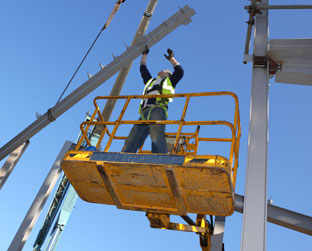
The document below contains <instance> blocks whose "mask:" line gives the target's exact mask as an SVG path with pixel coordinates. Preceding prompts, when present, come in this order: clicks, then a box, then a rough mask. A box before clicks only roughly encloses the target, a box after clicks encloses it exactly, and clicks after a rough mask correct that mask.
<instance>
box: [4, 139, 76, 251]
mask: <svg viewBox="0 0 312 251" xmlns="http://www.w3.org/2000/svg"><path fill="white" fill-rule="evenodd" d="M71 145H72V142H70V141H66V142H65V144H64V146H63V147H62V149H61V151H60V153H59V154H58V156H57V158H56V160H55V162H54V164H53V166H52V168H51V170H50V172H49V173H48V175H47V177H46V179H45V180H44V182H43V184H42V186H41V188H40V190H39V192H38V193H37V196H36V198H35V199H34V201H33V203H32V205H31V206H30V208H29V210H28V212H27V214H26V216H25V218H24V220H23V222H22V224H21V226H20V227H19V229H18V231H17V232H16V234H15V237H14V239H13V240H12V242H11V244H10V246H9V248H8V251H19V250H22V249H23V247H24V245H25V243H26V241H27V239H28V236H29V234H30V232H31V230H32V229H33V227H34V225H35V223H36V221H37V219H38V217H39V215H40V213H41V210H42V208H43V207H44V204H45V203H46V201H47V199H48V197H49V195H50V193H51V191H52V189H53V188H54V186H55V183H56V181H57V179H58V178H59V176H60V174H61V172H62V169H61V167H60V162H61V160H62V158H63V156H64V154H65V153H66V152H67V151H68V150H69V149H70V148H71Z"/></svg>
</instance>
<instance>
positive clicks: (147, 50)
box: [142, 45, 149, 55]
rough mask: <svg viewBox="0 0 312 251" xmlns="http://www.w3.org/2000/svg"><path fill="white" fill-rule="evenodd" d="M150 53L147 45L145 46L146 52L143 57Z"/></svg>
mask: <svg viewBox="0 0 312 251" xmlns="http://www.w3.org/2000/svg"><path fill="white" fill-rule="evenodd" d="M148 53H149V48H148V47H147V45H145V50H144V51H143V52H142V55H144V54H146V55H147V54H148Z"/></svg>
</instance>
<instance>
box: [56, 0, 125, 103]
mask: <svg viewBox="0 0 312 251" xmlns="http://www.w3.org/2000/svg"><path fill="white" fill-rule="evenodd" d="M125 1H126V0H117V2H116V4H115V6H114V9H113V11H112V13H111V14H110V16H109V17H108V19H107V21H106V23H105V24H104V26H103V27H102V29H101V30H100V32H99V34H98V35H97V36H96V38H95V40H94V41H93V43H92V44H91V46H90V48H89V49H88V51H87V53H86V54H85V55H84V57H83V59H82V60H81V62H80V64H79V66H78V67H77V69H76V71H75V72H74V74H73V76H72V77H71V78H70V80H69V82H68V84H67V86H66V87H65V89H64V91H63V92H62V94H61V96H60V97H59V99H58V100H57V102H56V104H58V103H59V102H60V100H61V98H62V97H63V95H64V93H65V91H66V90H67V88H68V87H69V85H70V84H71V82H72V81H73V79H74V77H75V76H76V74H77V72H78V71H79V69H80V67H81V66H82V64H83V62H84V61H85V59H86V58H87V56H88V55H89V53H90V51H91V49H92V48H93V46H94V44H95V42H96V41H97V39H98V38H99V36H100V35H101V33H102V31H104V30H105V29H106V28H107V27H108V26H109V24H110V23H111V21H112V20H113V17H114V16H115V15H116V13H117V11H118V9H119V7H120V5H121V4H122V3H123V2H125Z"/></svg>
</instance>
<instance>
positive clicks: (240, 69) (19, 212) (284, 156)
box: [0, 0, 312, 251]
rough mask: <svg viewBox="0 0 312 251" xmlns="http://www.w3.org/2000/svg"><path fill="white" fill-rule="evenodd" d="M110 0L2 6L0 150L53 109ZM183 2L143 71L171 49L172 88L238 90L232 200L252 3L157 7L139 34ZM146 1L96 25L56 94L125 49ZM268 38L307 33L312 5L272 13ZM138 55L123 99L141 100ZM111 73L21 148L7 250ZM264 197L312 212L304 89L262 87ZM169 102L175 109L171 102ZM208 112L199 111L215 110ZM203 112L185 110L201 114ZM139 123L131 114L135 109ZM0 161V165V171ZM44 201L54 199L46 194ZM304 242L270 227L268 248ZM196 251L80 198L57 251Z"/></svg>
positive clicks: (8, 207) (4, 199) (3, 211)
mask: <svg viewBox="0 0 312 251" xmlns="http://www.w3.org/2000/svg"><path fill="white" fill-rule="evenodd" d="M270 3H271V4H311V2H310V1H308V0H301V1H296V0H293V1H277V0H275V1H273V0H272V1H271V2H270ZM114 4H115V1H99V0H90V1H88V2H87V1H60V0H56V1H53V2H42V1H38V0H33V1H30V2H29V1H27V2H25V1H21V0H17V1H2V2H1V8H0V23H1V25H0V32H1V39H0V45H1V46H0V54H1V57H0V75H1V106H0V112H1V114H2V121H3V122H2V124H1V138H0V145H1V146H3V145H4V144H5V143H6V142H8V141H9V140H10V139H11V138H13V137H14V136H15V135H16V134H18V133H19V132H20V131H22V130H23V129H24V128H25V127H26V126H28V125H29V124H30V123H32V122H33V121H34V120H35V119H36V117H35V114H36V112H38V113H40V114H43V113H45V112H46V111H47V109H48V108H50V107H52V106H54V105H55V103H56V101H57V99H58V98H59V96H60V94H61V93H62V91H63V89H64V88H65V86H66V84H67V83H68V81H69V79H70V77H71V76H72V74H73V72H74V71H75V69H76V67H77V66H78V64H79V62H80V60H81V59H82V57H83V56H84V53H85V52H86V51H87V49H88V48H89V46H90V45H91V43H92V42H93V40H94V38H95V36H96V35H97V34H98V32H99V30H100V29H101V27H102V26H103V24H104V23H105V21H106V19H107V18H108V16H109V14H110V12H111V10H112V8H113V6H114ZM186 4H188V5H189V6H190V7H192V8H194V9H195V11H196V15H195V16H193V18H192V20H193V21H192V22H191V23H190V24H189V25H187V26H181V27H179V28H178V29H177V30H175V31H173V32H172V33H171V34H169V35H168V36H167V37H166V38H164V39H163V40H161V41H160V42H159V43H157V44H156V45H155V46H154V47H153V48H151V50H150V54H149V57H148V65H149V69H150V71H151V72H152V74H156V73H157V72H158V71H159V70H160V69H163V68H169V67H170V64H169V63H168V61H166V60H165V58H164V57H163V54H164V53H165V51H166V49H167V48H172V49H173V50H174V52H175V55H176V59H177V60H178V61H180V63H181V64H182V65H183V67H184V69H185V75H184V78H183V80H181V82H180V83H179V85H178V86H177V90H176V91H177V92H178V93H185V92H206V91H232V92H235V93H236V94H237V95H238V98H239V102H240V113H241V123H242V138H241V147H240V158H239V171H238V176H237V185H236V193H238V194H243V193H244V181H245V168H246V157H247V138H248V126H249V104H250V87H251V65H250V64H248V65H244V64H243V63H242V60H243V50H244V43H245V37H246V28H247V25H246V23H245V22H246V21H247V20H248V14H247V12H246V11H245V10H244V9H243V7H244V5H248V4H249V1H229V0H228V1H198V0H197V1H186V0H171V1H161V0H160V1H159V3H158V5H157V7H156V10H155V13H154V15H153V17H152V20H151V23H150V26H149V28H148V31H147V32H150V31H152V30H153V29H154V28H155V27H157V26H158V25H159V24H160V23H161V22H162V21H163V20H165V19H167V18H169V17H170V16H171V15H173V14H174V13H175V12H176V11H177V10H178V6H181V7H183V6H184V5H186ZM146 5H147V1H130V0H127V1H126V2H125V3H124V4H123V5H122V6H121V8H120V10H119V12H118V13H117V15H116V16H115V18H114V20H113V21H112V23H111V25H110V26H109V28H108V29H107V30H105V31H104V32H103V33H102V35H101V37H100V38H99V40H98V42H97V43H96V45H95V46H94V49H93V50H92V52H91V53H90V55H89V57H88V58H87V60H86V62H85V64H84V65H83V66H82V68H81V70H80V71H79V73H78V74H77V76H76V78H75V79H74V81H73V82H72V84H71V86H70V87H69V89H68V91H67V92H66V94H65V96H66V95H68V94H69V93H70V92H71V91H73V90H74V89H76V88H77V87H78V86H79V85H80V84H82V83H84V82H85V81H86V80H87V72H90V73H96V72H98V71H99V66H98V64H99V62H101V63H102V64H104V65H105V64H108V63H109V62H111V60H112V53H114V55H120V54H121V53H123V52H124V50H125V46H124V43H127V44H128V45H129V44H130V43H131V41H132V38H133V36H134V34H135V31H136V29H137V26H138V24H139V22H140V20H141V17H142V14H143V12H144V10H145V8H146ZM269 23H270V38H311V37H312V31H311V25H310V24H311V10H298V11H297V10H292V11H289V10H284V11H278V10H276V11H271V12H270V19H269ZM138 67H139V59H136V60H135V61H134V63H133V65H132V68H131V70H130V72H129V76H128V78H127V81H126V83H125V87H124V89H123V90H122V94H141V92H142V87H143V85H142V82H141V81H142V80H141V78H140V75H139V71H138ZM115 78H116V76H114V77H112V78H111V79H110V80H108V81H107V82H105V83H104V84H103V85H102V86H101V87H99V88H98V89H96V90H95V91H93V92H92V93H91V94H89V95H88V96H87V97H86V98H85V99H83V100H82V101H80V102H79V103H78V104H77V105H75V106H74V107H73V108H72V109H70V110H69V111H67V112H66V113H65V114H64V115H62V116H61V117H59V118H58V119H57V120H56V122H54V123H52V124H50V125H49V126H48V127H46V128H45V129H43V130H42V131H41V132H40V133H38V134H37V135H35V136H34V137H33V138H32V139H31V143H30V146H29V147H28V149H27V150H26V152H25V154H24V156H23V157H22V159H21V160H20V162H19V163H18V165H17V167H16V168H15V170H14V171H13V173H12V175H11V176H10V178H9V180H8V181H7V183H6V184H5V186H4V187H3V189H2V190H1V192H0V200H1V207H0V215H1V224H0V232H1V235H0V250H6V249H7V247H8V246H9V244H10V242H11V240H12V239H13V237H14V235H15V233H16V231H17V229H18V227H19V225H20V223H21V222H22V220H23V218H24V216H25V214H26V212H27V210H28V208H29V206H30V205H31V203H32V201H33V198H34V197H35V195H36V194H37V192H38V190H39V188H40V186H41V184H42V182H43V180H44V178H45V177H46V175H47V172H48V171H49V169H50V168H51V166H52V164H53V162H54V160H55V158H56V156H57V155H58V152H59V151H60V149H61V147H62V146H63V144H64V142H65V140H71V141H75V140H76V137H77V134H78V132H79V125H80V123H81V122H82V121H83V119H84V116H85V113H86V112H87V111H91V110H92V109H93V107H92V100H93V99H94V97H96V96H98V95H108V94H109V92H110V90H111V87H112V85H113V83H114V81H115ZM270 82H271V86H270V92H269V99H270V101H269V102H270V111H269V113H270V115H269V116H270V120H269V146H268V196H269V197H270V196H272V199H273V201H274V205H277V206H279V207H283V208H287V209H289V210H293V211H296V212H300V213H303V214H307V215H311V206H312V202H311V201H312V200H311V199H312V198H311V193H310V188H311V181H310V180H311V178H310V177H311V175H312V170H311V164H310V161H309V156H310V149H311V147H312V143H311V142H312V132H311V126H310V125H311V122H312V121H311V116H310V110H311V105H312V99H311V94H312V88H311V86H299V85H290V84H280V83H275V82H274V79H271V80H270ZM172 106H174V104H172ZM215 109H217V106H215V107H214V106H211V107H209V109H207V110H215ZM201 113H202V110H196V111H194V114H195V115H199V116H201ZM133 114H134V115H133V116H135V118H136V117H137V109H135V110H134V111H133ZM3 163H4V161H2V162H1V165H2V164H3ZM52 194H53V193H52ZM49 204H50V200H48V202H47V203H46V207H45V208H44V209H43V211H42V214H41V216H40V217H39V219H38V222H37V224H36V225H35V227H34V229H33V231H32V233H31V234H30V236H29V239H28V242H27V243H26V245H25V248H24V250H32V245H33V243H34V240H35V238H36V236H37V234H38V231H39V229H40V227H41V224H42V222H43V219H44V216H45V213H46V211H47V209H48V206H49ZM241 224H242V215H241V214H239V213H234V214H233V215H232V216H231V217H228V218H227V220H226V230H225V239H224V242H225V248H226V250H239V249H240V236H241ZM311 244H312V242H311V238H310V236H307V235H304V234H301V233H297V232H294V231H291V230H288V229H284V228H282V227H279V226H276V225H272V224H268V232H267V250H269V251H271V250H272V251H273V250H286V251H288V250H310V246H311ZM176 249H179V250H181V251H182V250H200V247H199V243H198V237H197V236H196V235H195V234H192V233H182V232H175V231H166V230H156V229H151V228H149V222H148V220H147V219H146V217H145V216H144V213H142V212H141V213H139V212H132V211H125V210H117V209H115V208H114V207H112V206H105V205H96V204H89V203H86V202H84V201H82V200H80V199H78V202H77V204H76V207H75V209H74V211H73V213H72V215H71V218H70V220H69V223H68V225H67V227H66V230H65V232H64V234H63V236H62V239H61V241H60V244H59V250H117V251H118V250H136V251H137V250H176Z"/></svg>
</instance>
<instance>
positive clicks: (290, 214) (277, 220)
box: [234, 194, 312, 235]
mask: <svg viewBox="0 0 312 251" xmlns="http://www.w3.org/2000/svg"><path fill="white" fill-rule="evenodd" d="M267 206H268V214H267V221H268V222H270V223H273V224H276V225H278V226H281V227H285V228H289V229H291V230H294V231H297V232H300V233H303V234H308V235H312V217H311V216H307V215H304V214H300V213H297V212H294V211H290V210H287V209H284V208H281V207H277V206H273V205H270V204H268V205H267ZM234 210H235V211H236V212H239V213H243V210H244V196H242V195H239V194H235V203H234Z"/></svg>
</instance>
